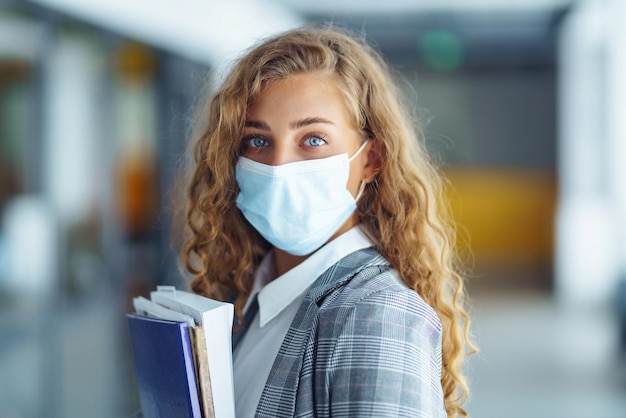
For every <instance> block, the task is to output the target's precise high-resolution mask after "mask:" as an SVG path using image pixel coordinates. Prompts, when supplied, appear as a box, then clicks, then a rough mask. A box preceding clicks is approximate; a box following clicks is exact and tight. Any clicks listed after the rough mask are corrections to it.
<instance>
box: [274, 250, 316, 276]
mask: <svg viewBox="0 0 626 418" xmlns="http://www.w3.org/2000/svg"><path fill="white" fill-rule="evenodd" d="M310 255H311V254H308V255H293V254H289V253H286V252H284V251H283V250H279V249H278V248H274V262H275V263H276V273H277V276H276V277H280V276H282V275H283V274H285V273H286V272H288V271H289V270H291V269H292V268H294V267H295V266H297V265H298V264H300V263H302V262H303V261H304V260H306V259H307V258H309V256H310Z"/></svg>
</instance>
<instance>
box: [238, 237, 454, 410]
mask: <svg viewBox="0 0 626 418" xmlns="http://www.w3.org/2000/svg"><path fill="white" fill-rule="evenodd" d="M248 314H250V315H252V316H253V314H254V313H253V312H248ZM246 316H248V315H246ZM244 332H245V329H243V330H242V331H241V332H240V334H243V333H244ZM239 338H240V335H236V336H235V337H234V341H238V340H239ZM256 416H257V417H330V416H332V417H379V418H381V417H428V418H442V417H446V413H445V409H444V403H443V394H442V388H441V323H440V321H439V319H438V317H437V315H436V314H435V312H434V311H433V309H432V308H431V307H430V306H428V305H427V304H426V303H425V302H424V301H423V300H422V299H421V297H420V296H419V295H418V294H417V293H416V292H414V291H412V290H410V289H408V288H407V287H406V286H405V285H404V284H403V283H402V281H401V280H400V278H399V277H398V275H397V273H395V272H394V271H393V270H391V269H390V268H389V265H388V263H387V261H386V260H384V259H383V258H382V257H381V256H380V255H379V254H378V253H377V252H376V251H375V250H373V249H371V248H369V249H365V250H360V251H357V252H354V253H352V254H350V255H348V256H347V257H345V258H343V259H342V260H341V261H339V262H338V263H337V264H335V265H334V266H332V267H331V268H329V269H328V270H327V271H326V272H324V274H322V275H321V276H320V277H319V278H318V279H317V281H316V282H315V283H314V284H313V286H312V288H311V289H310V291H309V293H308V295H307V296H306V298H305V299H304V301H303V302H302V305H301V306H300V309H299V311H298V313H297V314H296V317H295V318H294V320H293V322H292V324H291V327H290V329H289V331H288V332H287V335H286V337H285V340H284V341H283V343H282V346H281V348H280V351H279V353H278V356H277V357H276V359H275V361H274V365H273V367H272V371H271V372H270V375H269V378H268V381H267V383H266V385H265V389H264V391H263V395H262V396H261V400H260V402H259V406H258V408H257V412H256Z"/></svg>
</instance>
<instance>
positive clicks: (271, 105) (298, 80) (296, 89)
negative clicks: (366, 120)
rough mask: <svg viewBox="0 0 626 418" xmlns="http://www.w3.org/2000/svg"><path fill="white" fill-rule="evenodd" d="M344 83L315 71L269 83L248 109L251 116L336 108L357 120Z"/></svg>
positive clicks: (350, 118)
mask: <svg viewBox="0 0 626 418" xmlns="http://www.w3.org/2000/svg"><path fill="white" fill-rule="evenodd" d="M347 96H348V95H347V94H346V92H345V89H344V88H343V85H342V83H341V82H340V80H339V79H338V77H336V76H335V75H333V74H328V73H324V72H313V73H303V74H297V75H292V76H288V77H284V78H280V79H277V80H273V81H271V82H268V83H267V84H266V85H265V86H264V87H263V89H262V90H261V92H260V93H259V94H258V95H257V96H256V98H254V99H253V101H252V102H251V103H250V105H249V106H248V116H250V114H251V113H258V111H259V110H264V111H288V112H289V113H292V112H294V111H297V110H298V109H301V110H304V108H305V107H306V108H308V109H315V108H319V109H320V110H323V109H325V108H332V109H334V110H336V111H341V113H342V114H343V115H344V116H345V117H346V118H347V119H349V120H350V121H351V122H353V121H354V115H353V112H351V111H350V109H352V107H353V106H351V104H350V100H349V97H347Z"/></svg>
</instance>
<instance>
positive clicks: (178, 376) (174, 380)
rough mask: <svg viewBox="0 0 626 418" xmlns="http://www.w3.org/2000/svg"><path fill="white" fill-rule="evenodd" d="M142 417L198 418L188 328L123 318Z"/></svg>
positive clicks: (154, 320)
mask: <svg viewBox="0 0 626 418" xmlns="http://www.w3.org/2000/svg"><path fill="white" fill-rule="evenodd" d="M126 318H127V320H128V329H129V334H130V343H131V348H132V352H133V360H134V363H135V373H136V375H137V386H138V388H139V402H140V403H141V411H142V415H143V416H144V417H146V418H150V417H197V418H201V416H202V414H201V408H200V400H199V397H198V389H197V385H196V374H195V369H194V362H193V352H192V346H191V342H190V339H189V326H188V325H187V324H186V323H184V322H176V321H168V320H164V319H158V318H151V317H147V316H143V315H135V314H126Z"/></svg>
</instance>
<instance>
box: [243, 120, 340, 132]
mask: <svg viewBox="0 0 626 418" xmlns="http://www.w3.org/2000/svg"><path fill="white" fill-rule="evenodd" d="M316 123H325V124H329V125H334V124H335V123H334V122H332V121H330V120H328V119H324V118H319V117H310V118H304V119H300V120H297V121H294V122H291V123H290V124H289V128H291V129H298V128H302V127H304V126H308V125H314V124H316ZM245 127H246V128H256V129H260V130H262V131H270V130H271V129H270V126H269V125H268V124H267V123H265V122H263V121H259V120H247V121H246V122H245Z"/></svg>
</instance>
